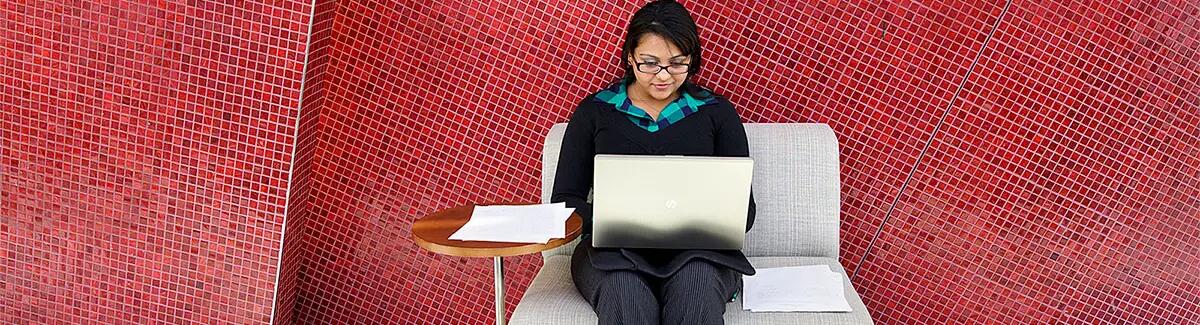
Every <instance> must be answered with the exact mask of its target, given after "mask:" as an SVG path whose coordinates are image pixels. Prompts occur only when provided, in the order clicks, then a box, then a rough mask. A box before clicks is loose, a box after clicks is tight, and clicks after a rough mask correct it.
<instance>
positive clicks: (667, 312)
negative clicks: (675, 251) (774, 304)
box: [571, 249, 742, 325]
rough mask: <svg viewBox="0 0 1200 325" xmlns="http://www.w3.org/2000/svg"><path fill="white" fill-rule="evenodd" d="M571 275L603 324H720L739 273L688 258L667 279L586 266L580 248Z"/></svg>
mask: <svg viewBox="0 0 1200 325" xmlns="http://www.w3.org/2000/svg"><path fill="white" fill-rule="evenodd" d="M571 279H572V280H574V281H575V288H576V289H578V290H579V293H580V294H581V295H583V297H584V299H587V301H588V303H591V304H592V310H594V311H596V316H597V317H598V318H599V319H600V322H599V324H600V325H606V324H627V325H635V324H724V323H725V320H724V319H723V318H722V315H724V314H725V304H726V303H727V302H729V300H730V298H731V297H732V296H733V293H734V292H736V291H737V290H738V289H741V286H742V283H741V281H742V277H741V274H740V273H738V272H737V271H734V270H732V269H729V268H725V267H723V266H718V265H715V264H712V263H709V262H707V261H705V260H701V259H694V260H691V261H689V262H688V263H687V264H684V266H683V267H682V268H680V269H679V271H677V272H675V274H672V275H671V276H669V277H667V278H658V277H655V276H652V275H648V274H644V273H641V272H637V271H634V270H616V271H605V270H600V269H597V268H595V267H593V266H592V263H591V260H590V259H589V258H588V254H587V253H586V252H584V251H583V250H582V249H577V250H575V252H574V254H573V255H572V256H571Z"/></svg>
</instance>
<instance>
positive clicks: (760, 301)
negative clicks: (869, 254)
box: [742, 265, 850, 312]
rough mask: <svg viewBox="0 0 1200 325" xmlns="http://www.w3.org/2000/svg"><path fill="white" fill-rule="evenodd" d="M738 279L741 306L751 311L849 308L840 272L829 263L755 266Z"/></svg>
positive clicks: (802, 310)
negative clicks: (750, 274)
mask: <svg viewBox="0 0 1200 325" xmlns="http://www.w3.org/2000/svg"><path fill="white" fill-rule="evenodd" d="M742 280H743V282H742V283H743V288H742V293H743V296H744V297H743V298H742V308H743V309H746V310H749V311H751V312H786V311H801V312H821V311H839V312H844V311H850V304H849V303H847V302H846V291H845V289H843V288H842V281H843V280H842V275H841V274H839V273H836V272H833V270H832V269H830V267H829V265H806V266H794V267H779V268H766V269H755V274H754V275H753V276H742Z"/></svg>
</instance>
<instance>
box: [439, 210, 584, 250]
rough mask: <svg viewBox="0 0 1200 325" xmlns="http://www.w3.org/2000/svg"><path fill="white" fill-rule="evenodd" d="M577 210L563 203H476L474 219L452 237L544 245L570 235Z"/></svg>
mask: <svg viewBox="0 0 1200 325" xmlns="http://www.w3.org/2000/svg"><path fill="white" fill-rule="evenodd" d="M574 211H575V208H567V207H566V204H565V203H562V202H558V203H550V204H534V205H491V206H475V208H474V210H473V211H471V219H469V220H467V223H466V224H464V225H463V226H462V227H461V228H459V229H458V231H455V232H454V234H451V235H450V237H449V239H451V240H474V241H494V242H507V243H538V244H545V243H547V242H549V241H550V240H551V239H555V238H565V237H566V236H567V233H566V231H567V225H566V224H567V218H570V217H571V213H572V212H574Z"/></svg>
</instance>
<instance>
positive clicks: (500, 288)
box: [492, 256, 505, 325]
mask: <svg viewBox="0 0 1200 325" xmlns="http://www.w3.org/2000/svg"><path fill="white" fill-rule="evenodd" d="M493 261H494V263H493V265H492V270H493V271H494V272H495V273H496V325H504V323H505V321H504V261H503V260H501V259H500V257H499V256H496V257H493Z"/></svg>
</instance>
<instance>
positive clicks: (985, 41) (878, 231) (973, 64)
mask: <svg viewBox="0 0 1200 325" xmlns="http://www.w3.org/2000/svg"><path fill="white" fill-rule="evenodd" d="M1011 6H1012V0H1007V1H1005V3H1004V9H1002V10H1001V11H1000V15H999V16H997V17H996V22H995V23H994V24H993V25H992V30H991V31H988V35H987V37H986V38H984V39H983V44H982V45H981V46H980V47H979V51H978V52H976V53H975V59H974V60H972V62H971V67H970V68H968V69H967V73H966V74H964V75H963V79H962V81H961V82H959V84H958V89H955V90H954V95H953V96H951V97H950V101H949V102H948V103H946V110H945V111H944V112H942V117H941V118H940V119H939V120H938V123H937V125H935V126H934V127H933V132H931V133H930V134H929V140H926V141H925V146H924V147H922V148H921V153H920V154H918V155H917V161H916V162H914V163H913V167H912V169H911V170H909V172H908V176H907V177H905V179H904V183H903V184H901V185H900V190H899V191H896V197H895V198H894V199H893V200H892V205H891V206H890V207H888V210H887V213H886V214H884V216H883V221H881V222H880V223H879V228H878V229H876V230H875V235H874V236H872V237H871V242H870V243H869V244H867V250H866V251H864V252H863V254H862V257H861V258H860V259H859V260H858V264H855V266H854V273H851V275H850V281H854V279H856V278H858V271H860V270H862V265H863V263H865V262H866V261H867V256H869V255H870V254H871V249H872V248H874V247H875V242H876V241H877V240H878V239H879V235H880V234H881V233H883V227H884V226H886V225H887V222H888V220H890V219H891V218H892V212H893V211H895V210H896V205H897V204H899V203H900V196H902V195H904V190H905V189H908V183H909V182H910V181H912V178H913V175H915V174H916V173H917V169H918V168H920V167H921V160H922V159H923V158H925V154H926V152H927V151H928V150H929V147H930V146H932V145H933V139H934V138H935V137H937V134H938V131H940V130H941V128H942V125H943V124H945V123H946V117H947V116H950V111H951V110H953V109H954V102H955V101H956V100H958V96H959V94H960V93H962V90H963V88H965V87H966V86H967V80H969V79H970V78H971V74H972V73H974V72H975V67H976V66H978V65H979V60H980V59H982V58H983V52H984V51H987V48H988V44H990V43H991V41H992V35H995V34H996V30H998V29H1000V22H1002V21H1004V17H1005V16H1006V15H1007V14H1008V8H1009V7H1011Z"/></svg>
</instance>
